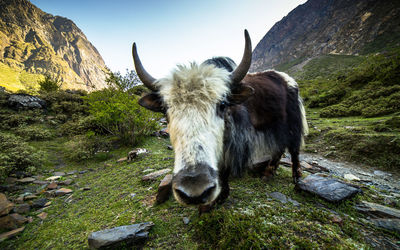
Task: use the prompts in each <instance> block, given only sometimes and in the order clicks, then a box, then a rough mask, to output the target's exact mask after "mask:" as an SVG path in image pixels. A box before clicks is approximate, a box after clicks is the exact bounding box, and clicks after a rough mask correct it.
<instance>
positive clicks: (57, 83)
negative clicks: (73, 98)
mask: <svg viewBox="0 0 400 250" xmlns="http://www.w3.org/2000/svg"><path fill="white" fill-rule="evenodd" d="M61 85H62V82H61V80H60V79H56V78H54V77H52V76H50V75H49V74H45V75H44V79H43V80H42V81H39V86H40V88H39V90H40V91H41V92H47V93H48V92H54V91H57V90H59V89H60V88H61Z"/></svg>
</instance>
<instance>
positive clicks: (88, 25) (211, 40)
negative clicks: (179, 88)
mask: <svg viewBox="0 0 400 250" xmlns="http://www.w3.org/2000/svg"><path fill="white" fill-rule="evenodd" d="M31 2H32V3H33V4H34V5H36V6H37V7H39V8H40V9H42V10H43V11H45V12H48V13H50V14H53V15H58V16H63V17H66V18H68V19H71V20H72V21H73V22H74V23H75V24H76V25H77V26H78V27H79V28H80V29H81V30H82V31H83V33H84V34H85V35H86V37H87V38H88V40H89V41H90V42H91V43H92V44H93V45H94V46H95V47H96V48H97V50H98V51H99V52H100V54H101V56H102V57H103V59H104V61H105V63H106V65H107V67H109V68H110V69H111V70H112V71H114V72H116V71H120V72H121V73H122V74H125V72H126V69H128V70H132V69H134V64H133V60H132V43H133V42H136V44H137V48H138V53H139V56H140V58H141V61H142V64H143V65H144V67H145V68H146V70H147V71H148V72H149V73H150V74H151V75H152V76H153V77H155V78H160V77H164V76H166V75H167V74H168V73H169V72H170V71H171V70H172V69H173V68H174V67H175V65H177V64H187V63H189V62H193V61H195V62H198V63H201V62H203V61H204V60H206V59H208V58H211V57H213V56H229V57H231V58H232V59H233V60H234V61H235V62H236V63H239V62H240V60H241V57H242V54H243V49H244V35H243V30H244V29H247V30H248V31H249V34H250V37H251V40H252V44H253V49H254V48H255V46H256V45H257V43H258V42H259V41H260V40H261V39H262V38H263V36H264V35H265V34H266V33H267V32H268V30H269V29H270V28H271V27H272V26H273V25H274V24H275V23H276V22H278V21H279V20H281V19H282V18H283V17H284V16H286V15H287V14H288V13H289V12H290V11H291V10H293V9H294V8H295V7H297V6H298V5H299V4H303V3H305V2H306V0H197V1H190V0H186V1H185V0H164V1H163V0H143V1H138V0H31Z"/></svg>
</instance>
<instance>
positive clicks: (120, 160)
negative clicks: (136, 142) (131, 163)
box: [117, 157, 128, 163]
mask: <svg viewBox="0 0 400 250" xmlns="http://www.w3.org/2000/svg"><path fill="white" fill-rule="evenodd" d="M127 160H128V157H122V158H120V159H118V160H117V163H121V162H124V161H127Z"/></svg>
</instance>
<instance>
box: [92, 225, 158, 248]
mask: <svg viewBox="0 0 400 250" xmlns="http://www.w3.org/2000/svg"><path fill="white" fill-rule="evenodd" d="M152 226H154V224H153V222H146V223H140V224H133V225H128V226H120V227H115V228H111V229H105V230H102V231H97V232H94V233H91V234H90V235H89V238H88V242H89V247H90V248H95V249H98V248H110V249H111V248H118V247H121V246H122V245H124V246H129V247H135V246H138V245H141V244H143V242H144V240H145V239H147V238H148V236H149V230H150V229H151V227H152Z"/></svg>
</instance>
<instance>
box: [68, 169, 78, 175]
mask: <svg viewBox="0 0 400 250" xmlns="http://www.w3.org/2000/svg"><path fill="white" fill-rule="evenodd" d="M76 173H78V171H77V170H72V171H70V172H68V173H67V174H66V175H74V174H76Z"/></svg>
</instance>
